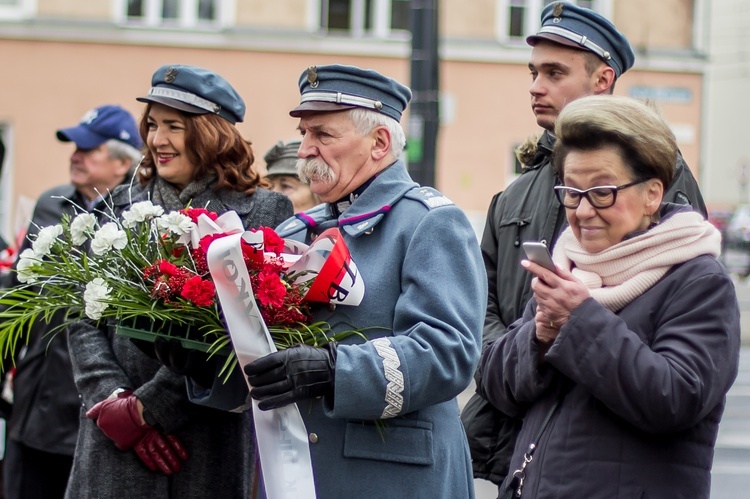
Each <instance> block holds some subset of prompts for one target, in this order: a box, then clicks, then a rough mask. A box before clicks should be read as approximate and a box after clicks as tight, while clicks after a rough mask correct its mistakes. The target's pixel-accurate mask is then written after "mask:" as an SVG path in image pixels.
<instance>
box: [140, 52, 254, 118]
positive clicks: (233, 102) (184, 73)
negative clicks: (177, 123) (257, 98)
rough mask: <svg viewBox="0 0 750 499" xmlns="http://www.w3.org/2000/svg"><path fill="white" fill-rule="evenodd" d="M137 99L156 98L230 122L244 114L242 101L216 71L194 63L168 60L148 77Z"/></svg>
mask: <svg viewBox="0 0 750 499" xmlns="http://www.w3.org/2000/svg"><path fill="white" fill-rule="evenodd" d="M136 100H139V101H140V102H156V103H158V104H163V105H165V106H169V107H172V108H175V109H179V110H180V111H184V112H186V113H191V114H206V113H212V114H218V115H219V116H221V117H222V118H224V119H225V120H227V121H228V122H230V123H231V124H233V125H234V124H235V123H237V122H238V121H239V122H241V121H242V120H243V119H244V118H245V102H244V101H243V100H242V97H240V95H239V94H238V93H237V91H236V90H235V89H234V88H233V87H232V85H230V84H229V82H227V81H226V80H225V79H224V78H222V77H221V76H220V75H218V74H216V73H214V72H213V71H209V70H208V69H203V68H199V67H196V66H185V65H180V64H170V65H165V66H162V67H160V68H159V69H157V70H156V72H155V73H154V75H153V76H152V77H151V90H149V92H148V95H147V96H145V97H138V98H137V99H136Z"/></svg>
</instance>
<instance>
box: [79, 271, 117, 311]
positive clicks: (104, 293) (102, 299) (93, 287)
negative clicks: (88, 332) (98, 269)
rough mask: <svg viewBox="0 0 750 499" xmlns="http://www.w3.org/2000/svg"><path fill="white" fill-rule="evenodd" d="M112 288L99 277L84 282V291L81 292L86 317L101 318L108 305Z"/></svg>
mask: <svg viewBox="0 0 750 499" xmlns="http://www.w3.org/2000/svg"><path fill="white" fill-rule="evenodd" d="M111 292H112V288H110V287H109V286H107V284H106V283H105V282H104V279H102V278H101V277H96V278H94V280H93V281H91V282H89V283H88V284H86V291H84V292H83V302H84V303H85V304H86V317H88V318H89V319H92V320H99V319H101V318H102V313H104V311H105V310H106V309H107V307H109V303H107V302H106V300H109V298H110V295H109V294H110V293H111Z"/></svg>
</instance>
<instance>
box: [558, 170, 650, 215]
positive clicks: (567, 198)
mask: <svg viewBox="0 0 750 499" xmlns="http://www.w3.org/2000/svg"><path fill="white" fill-rule="evenodd" d="M647 180H649V179H647V178H642V179H640V180H634V181H633V182H630V183H628V184H625V185H620V186H616V185H597V186H596V187H589V188H588V189H584V190H581V189H576V188H575V187H568V186H566V185H556V186H555V195H556V196H557V200H558V201H560V204H561V205H563V206H564V207H566V208H570V209H571V210H574V209H576V208H578V205H579V204H581V199H582V198H584V197H585V198H586V199H588V200H589V204H591V206H593V207H594V208H600V209H601V208H609V207H610V206H612V205H613V204H615V201H617V192H618V191H621V190H623V189H626V188H628V187H632V186H634V185H638V184H642V183H643V182H645V181H647Z"/></svg>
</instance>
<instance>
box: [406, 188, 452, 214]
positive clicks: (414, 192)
mask: <svg viewBox="0 0 750 499" xmlns="http://www.w3.org/2000/svg"><path fill="white" fill-rule="evenodd" d="M404 197H405V198H408V199H413V200H414V201H419V202H420V203H422V204H423V205H425V206H426V207H427V209H428V210H432V209H434V208H438V207H440V206H452V205H453V204H454V203H453V201H451V200H450V199H448V198H447V197H445V195H444V194H443V193H441V192H440V191H438V190H436V189H433V188H432V187H415V188H413V189H411V190H410V191H409V192H407V193H406V194H404Z"/></svg>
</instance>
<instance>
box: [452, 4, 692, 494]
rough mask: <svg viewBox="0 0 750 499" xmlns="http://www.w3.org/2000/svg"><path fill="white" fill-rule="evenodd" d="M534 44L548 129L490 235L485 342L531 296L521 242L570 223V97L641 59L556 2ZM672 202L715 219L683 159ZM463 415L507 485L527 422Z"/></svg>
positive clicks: (550, 237) (482, 472) (540, 115)
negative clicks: (565, 179) (564, 153)
mask: <svg viewBox="0 0 750 499" xmlns="http://www.w3.org/2000/svg"><path fill="white" fill-rule="evenodd" d="M526 41H527V43H528V44H529V45H531V46H532V47H533V50H532V53H531V60H530V61H529V70H530V71H531V76H532V80H533V81H532V84H531V88H530V89H529V93H530V94H531V109H532V111H533V112H534V115H535V116H536V120H537V124H538V125H539V126H540V127H542V128H543V129H544V132H543V133H542V134H541V136H540V137H539V139H538V140H537V141H536V144H532V147H531V152H530V153H529V152H527V155H526V157H525V158H522V159H523V161H522V162H523V163H524V164H525V165H526V167H525V168H524V172H523V174H522V175H521V176H520V177H519V178H518V179H516V180H515V181H514V182H513V183H512V184H511V185H510V186H508V188H507V189H506V190H505V191H504V192H501V193H498V194H497V195H495V197H494V198H493V199H492V202H491V204H490V207H489V210H488V214H487V222H486V225H485V229H484V234H483V236H482V243H481V247H482V256H483V258H484V264H485V268H486V270H487V277H488V284H489V299H488V305H487V313H486V316H485V322H484V332H483V338H482V344H483V346H486V345H487V343H489V342H491V341H493V340H495V339H497V338H498V337H500V336H502V335H503V334H505V331H506V328H507V327H508V326H509V325H510V324H512V323H513V322H514V321H515V320H516V319H518V318H519V317H521V315H522V313H523V309H524V306H525V305H526V302H527V301H528V300H529V298H531V294H532V293H531V288H530V286H531V277H532V276H531V274H529V273H528V272H526V271H525V270H524V269H523V268H522V267H521V265H520V261H521V259H522V258H525V255H524V254H523V251H522V249H521V244H522V243H523V242H526V241H541V242H543V243H544V244H546V245H547V246H548V247H549V248H550V250H551V249H552V247H553V246H554V243H555V240H556V238H557V235H559V234H560V232H561V229H562V228H563V227H564V224H565V210H564V209H563V208H562V207H561V206H560V204H559V203H558V202H557V200H556V199H555V195H554V189H553V187H554V186H555V185H556V184H557V183H559V179H558V178H557V176H556V175H555V173H554V171H553V168H552V166H551V156H552V149H553V147H554V144H555V136H554V135H553V134H552V132H553V130H554V126H555V120H556V118H557V115H558V114H559V112H560V111H561V110H562V108H563V107H564V106H565V105H566V104H567V103H569V102H571V101H573V100H575V99H579V98H581V97H584V96H587V95H594V94H611V93H612V91H613V90H614V86H615V82H616V80H617V79H618V78H619V77H620V76H621V75H622V74H623V73H624V72H625V71H627V70H628V69H630V68H631V67H632V66H633V63H634V62H635V55H634V54H633V50H632V49H631V47H630V44H629V43H628V41H627V39H626V38H625V37H624V36H623V35H622V34H621V33H619V32H618V31H617V28H615V26H614V25H613V24H612V23H611V22H609V21H608V20H607V19H605V18H604V17H602V16H601V15H599V14H597V13H596V12H594V11H592V10H589V9H585V8H582V7H578V6H576V5H573V4H569V3H563V2H555V3H552V4H549V5H547V7H545V8H544V10H543V11H542V27H541V29H540V31H539V33H537V34H536V35H532V36H530V37H528V38H527V39H526ZM675 168H676V171H675V178H674V180H673V182H672V184H671V185H670V186H669V188H668V190H667V192H666V194H665V195H664V201H666V202H673V203H678V204H690V205H692V206H693V208H694V209H695V210H696V211H699V212H700V213H701V214H703V216H704V217H706V216H707V212H706V207H705V204H704V202H703V198H702V196H701V193H700V191H699V189H698V186H697V184H696V181H695V178H694V177H693V175H692V173H691V172H690V169H689V168H688V166H687V165H686V164H685V162H684V160H683V159H682V156H680V157H679V159H678V162H677V165H675ZM461 419H462V421H463V423H464V426H465V428H466V433H467V436H468V438H469V447H470V449H471V454H472V466H473V469H474V476H475V477H476V478H483V479H487V480H490V481H492V482H494V483H497V484H499V483H500V482H502V481H503V479H504V478H505V474H506V473H507V472H508V469H507V468H508V459H509V458H510V456H511V453H512V452H513V446H514V445H515V435H516V434H517V432H518V429H519V428H520V420H516V419H513V418H509V417H508V416H506V415H504V414H503V413H501V412H500V411H498V410H497V409H495V408H494V407H492V406H491V405H490V404H489V403H488V402H487V401H486V400H484V399H483V398H482V397H481V395H480V394H474V395H473V396H472V398H471V399H470V400H469V402H468V403H467V405H466V407H465V408H464V410H463V412H462V414H461Z"/></svg>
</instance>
